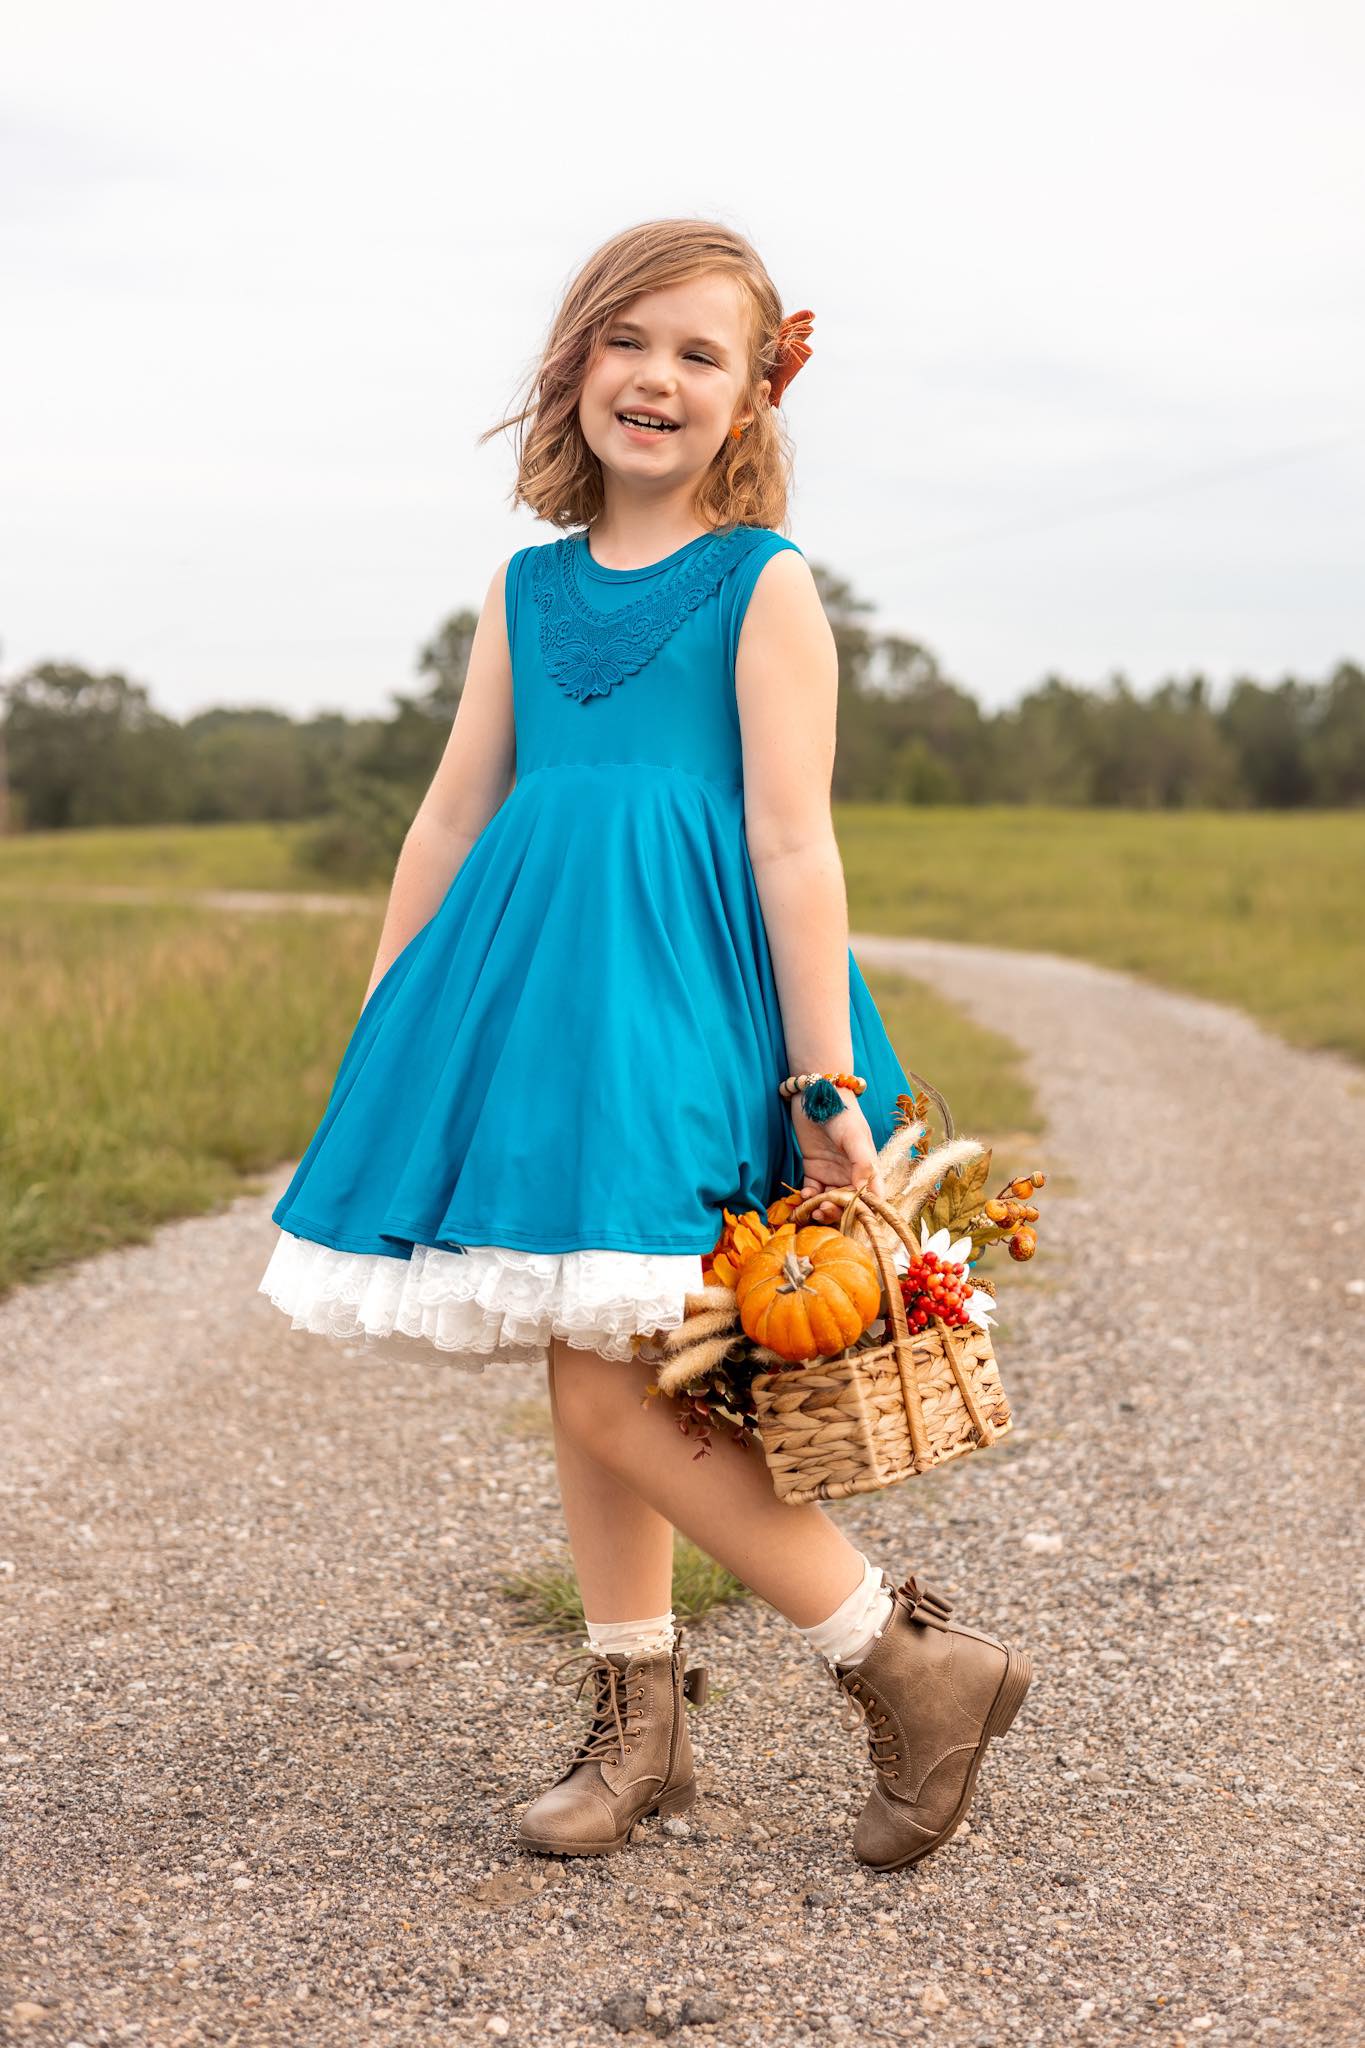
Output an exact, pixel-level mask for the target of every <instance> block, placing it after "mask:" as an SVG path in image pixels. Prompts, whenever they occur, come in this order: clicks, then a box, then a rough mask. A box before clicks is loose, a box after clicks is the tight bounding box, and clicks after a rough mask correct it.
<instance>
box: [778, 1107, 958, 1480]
mask: <svg viewBox="0 0 1365 2048" xmlns="http://www.w3.org/2000/svg"><path fill="white" fill-rule="evenodd" d="M908 1071H909V1070H908V1069H907V1072H908ZM945 1106H946V1105H945ZM845 1196H847V1197H848V1200H847V1201H846V1202H845V1203H844V1208H843V1212H842V1214H841V1215H840V1218H839V1228H840V1230H842V1231H843V1232H844V1235H845V1236H848V1235H850V1232H849V1229H848V1225H849V1223H850V1222H856V1223H860V1224H861V1225H862V1227H863V1229H864V1231H865V1232H866V1234H867V1240H868V1243H869V1244H870V1245H871V1247H872V1256H873V1258H874V1260H875V1261H876V1264H877V1271H878V1273H879V1274H880V1276H881V1282H882V1287H883V1289H884V1290H885V1293H886V1306H887V1313H888V1314H889V1316H890V1318H891V1330H892V1339H891V1341H892V1346H893V1348H894V1350H895V1354H896V1369H897V1371H898V1372H899V1373H900V1380H901V1394H902V1397H903V1399H904V1401H905V1413H906V1417H907V1419H908V1421H909V1424H910V1443H911V1446H912V1448H913V1450H914V1453H915V1469H916V1470H917V1471H918V1470H920V1469H921V1466H920V1462H919V1461H920V1455H921V1451H923V1454H924V1458H925V1462H926V1463H927V1461H928V1451H929V1436H928V1431H927V1430H926V1429H925V1426H924V1404H923V1402H922V1401H921V1399H920V1391H919V1380H918V1378H917V1376H916V1374H915V1370H914V1365H913V1362H912V1353H911V1348H910V1345H911V1339H910V1326H909V1324H908V1323H907V1321H906V1319H905V1302H904V1300H903V1299H902V1296H901V1290H900V1280H899V1277H898V1275H897V1273H896V1269H895V1267H894V1265H892V1263H891V1261H890V1260H889V1259H888V1258H887V1257H886V1255H885V1251H884V1248H883V1246H882V1244H881V1242H880V1240H879V1239H878V1238H877V1237H876V1236H875V1235H874V1233H873V1232H872V1231H871V1230H869V1229H868V1227H867V1218H866V1216H865V1215H860V1214H859V1211H860V1210H870V1211H871V1212H872V1213H873V1214H874V1215H877V1216H880V1217H881V1218H882V1220H883V1222H886V1223H889V1224H890V1225H891V1227H892V1229H893V1230H894V1231H895V1232H896V1235H897V1236H898V1237H899V1238H900V1240H901V1242H902V1243H903V1244H904V1246H905V1247H906V1249H907V1251H909V1252H910V1253H912V1254H913V1255H914V1256H916V1257H918V1255H919V1246H918V1245H917V1244H916V1242H915V1240H914V1238H913V1237H912V1236H911V1235H910V1231H909V1228H908V1226H907V1225H906V1224H905V1223H904V1222H903V1221H902V1219H901V1218H900V1217H899V1216H898V1215H897V1214H896V1212H895V1210H894V1209H892V1208H889V1207H888V1206H887V1204H886V1203H885V1202H883V1201H882V1199H881V1197H880V1196H879V1195H870V1194H868V1193H866V1192H865V1191H864V1190H863V1189H862V1188H825V1189H824V1190H823V1191H822V1192H820V1193H818V1194H814V1195H809V1196H807V1198H806V1200H805V1201H804V1202H800V1203H798V1205H797V1207H796V1208H795V1209H793V1210H792V1212H791V1214H790V1215H789V1216H788V1218H787V1221H788V1222H789V1223H797V1224H800V1223H804V1222H805V1220H806V1218H807V1216H809V1215H811V1214H813V1213H814V1211H815V1210H816V1209H818V1208H819V1207H820V1206H821V1204H822V1203H824V1202H828V1201H831V1200H834V1201H841V1200H843V1198H844V1197H845ZM933 1321H934V1328H935V1329H936V1330H937V1331H938V1334H939V1338H940V1341H941V1342H942V1345H943V1349H944V1353H945V1354H946V1356H947V1360H948V1364H949V1365H950V1367H951V1368H952V1374H953V1378H954V1379H955V1380H956V1381H957V1390H958V1392H959V1394H961V1396H962V1405H963V1407H964V1408H965V1409H966V1411H967V1413H968V1415H969V1416H970V1417H971V1422H972V1427H973V1428H974V1429H975V1431H976V1436H977V1442H978V1443H981V1444H992V1443H994V1442H995V1439H996V1436H997V1434H998V1431H997V1430H996V1427H995V1424H994V1423H993V1422H992V1421H991V1419H990V1417H989V1416H988V1415H987V1414H985V1412H984V1411H983V1409H982V1407H981V1404H980V1402H979V1401H978V1400H977V1398H976V1394H975V1392H974V1390H973V1388H972V1383H971V1380H970V1379H969V1377H968V1375H967V1372H966V1369H965V1367H964V1366H963V1363H962V1357H961V1354H960V1352H959V1351H958V1348H957V1344H956V1341H955V1340H954V1338H953V1336H952V1334H951V1333H950V1331H949V1329H948V1326H947V1324H946V1323H945V1322H944V1321H943V1319H942V1317H940V1316H935V1317H934V1319H933Z"/></svg>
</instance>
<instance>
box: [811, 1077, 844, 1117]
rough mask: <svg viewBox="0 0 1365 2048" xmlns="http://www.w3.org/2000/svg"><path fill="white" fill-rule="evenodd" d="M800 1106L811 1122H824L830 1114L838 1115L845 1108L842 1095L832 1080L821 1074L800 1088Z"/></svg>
mask: <svg viewBox="0 0 1365 2048" xmlns="http://www.w3.org/2000/svg"><path fill="white" fill-rule="evenodd" d="M801 1107H802V1109H804V1110H805V1112H806V1115H807V1116H808V1117H809V1118H810V1120H811V1122H812V1123H816V1124H826V1123H828V1122H829V1120H830V1118H831V1117H832V1116H838V1114H839V1112H840V1110H841V1109H845V1108H847V1104H846V1103H845V1101H844V1098H843V1096H842V1095H841V1094H840V1093H839V1091H838V1089H837V1088H836V1087H835V1085H834V1083H833V1082H832V1081H827V1080H826V1079H825V1077H824V1075H823V1074H821V1075H820V1076H819V1077H818V1078H817V1079H816V1080H814V1081H812V1082H811V1083H810V1084H809V1086H807V1087H805V1088H803V1089H802V1090H801Z"/></svg>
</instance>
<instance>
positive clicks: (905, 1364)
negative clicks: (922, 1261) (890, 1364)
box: [787, 1188, 930, 1472]
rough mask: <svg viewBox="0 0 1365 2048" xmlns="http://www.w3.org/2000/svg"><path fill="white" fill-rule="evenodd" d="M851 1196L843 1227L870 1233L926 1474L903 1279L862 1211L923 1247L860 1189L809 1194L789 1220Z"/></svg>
mask: <svg viewBox="0 0 1365 2048" xmlns="http://www.w3.org/2000/svg"><path fill="white" fill-rule="evenodd" d="M845 1195H847V1196H848V1197H849V1199H848V1201H847V1202H846V1203H845V1205H844V1209H843V1213H842V1215H841V1216H840V1218H839V1228H840V1230H841V1231H842V1232H843V1234H844V1236H845V1237H849V1236H851V1235H852V1232H851V1231H850V1229H849V1224H850V1223H854V1222H856V1223H861V1225H862V1227H863V1229H864V1230H865V1231H866V1232H867V1240H868V1243H869V1244H870V1245H871V1247H872V1257H873V1259H874V1261H875V1262H876V1267H877V1272H878V1274H879V1275H880V1277H881V1284H882V1291H883V1293H884V1294H885V1295H886V1312H887V1315H888V1316H889V1317H890V1319H891V1348H892V1351H893V1352H894V1354H895V1359H896V1370H897V1372H898V1373H899V1374H900V1383H901V1399H902V1401H903V1402H904V1404H905V1419H906V1421H907V1422H908V1423H909V1425H910V1448H911V1450H912V1452H913V1453H914V1461H915V1470H916V1471H917V1472H922V1471H923V1470H924V1468H925V1466H926V1465H928V1463H929V1462H930V1458H929V1431H928V1429H927V1427H926V1426H925V1421H924V1403H923V1401H922V1400H921V1399H920V1391H919V1377H918V1375H917V1373H916V1372H915V1360H914V1352H913V1350H912V1349H911V1340H910V1325H909V1324H908V1323H907V1321H906V1319H905V1302H904V1301H903V1299H902V1298H901V1290H900V1280H899V1278H898V1276H897V1273H896V1268H895V1266H894V1265H893V1264H892V1262H891V1258H890V1256H889V1254H888V1252H887V1250H886V1247H885V1245H884V1244H883V1243H882V1241H881V1239H880V1238H879V1237H878V1236H877V1235H876V1234H875V1232H873V1231H871V1230H869V1229H868V1227H867V1217H866V1216H865V1215H860V1214H859V1213H858V1212H859V1211H860V1210H867V1211H871V1212H872V1213H874V1214H876V1215H878V1216H880V1217H881V1218H882V1220H883V1221H884V1222H886V1223H889V1224H890V1225H891V1227H892V1229H893V1230H894V1231H895V1232H896V1235H897V1236H898V1237H899V1238H900V1240H901V1242H902V1243H903V1244H904V1246H905V1248H906V1250H907V1251H909V1252H911V1253H917V1252H918V1250H919V1246H918V1245H917V1244H916V1243H915V1240H914V1239H913V1237H911V1235H910V1231H909V1227H908V1226H907V1225H906V1224H904V1223H903V1222H902V1221H901V1219H900V1217H899V1216H898V1215H897V1214H896V1212H895V1210H894V1209H892V1208H889V1207H888V1206H887V1204H886V1203H885V1202H883V1201H882V1199H881V1197H880V1196H878V1195H868V1194H864V1193H863V1192H862V1190H861V1189H859V1188H825V1189H823V1190H822V1191H821V1192H820V1193H818V1194H814V1195H808V1196H807V1198H806V1200H805V1201H804V1202H798V1204H797V1206H796V1207H795V1209H793V1210H792V1211H791V1212H790V1214H789V1215H788V1217H787V1221H788V1223H793V1224H796V1225H798V1226H799V1225H800V1224H802V1223H804V1222H805V1220H806V1218H807V1216H809V1215H812V1214H813V1213H814V1211H815V1210H816V1209H818V1208H819V1207H820V1205H821V1203H823V1202H828V1201H830V1200H832V1199H833V1200H841V1199H842V1198H843V1197H844V1196H845Z"/></svg>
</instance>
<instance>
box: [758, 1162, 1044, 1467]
mask: <svg viewBox="0 0 1365 2048" xmlns="http://www.w3.org/2000/svg"><path fill="white" fill-rule="evenodd" d="M831 1194H833V1195H835V1196H837V1197H838V1198H839V1199H843V1198H844V1197H845V1196H847V1197H848V1200H847V1201H846V1204H845V1207H844V1210H843V1214H842V1215H841V1216H840V1219H839V1225H838V1227H839V1229H840V1230H842V1231H844V1232H845V1233H846V1234H848V1233H850V1232H851V1226H852V1225H853V1224H854V1223H857V1224H858V1225H859V1226H860V1227H861V1228H862V1229H863V1230H864V1232H865V1234H866V1236H867V1238H868V1240H869V1242H870V1244H871V1247H872V1255H873V1257H874V1259H875V1260H876V1262H877V1270H878V1272H879V1274H880V1276H881V1282H882V1291H883V1294H884V1295H885V1297H886V1302H887V1311H888V1320H889V1322H890V1324H891V1331H892V1334H891V1338H890V1340H889V1342H887V1343H885V1344H878V1345H876V1346H874V1347H869V1348H866V1349H863V1350H857V1349H853V1350H846V1351H841V1352H839V1353H838V1354H837V1355H836V1356H835V1357H833V1358H818V1359H814V1360H812V1362H811V1363H810V1364H808V1365H795V1366H793V1368H792V1369H791V1370H790V1371H789V1372H767V1373H759V1374H757V1375H756V1376H755V1378H754V1380H753V1383H752V1389H753V1399H754V1407H755V1410H756V1412H757V1426H758V1430H759V1435H760V1438H761V1441H762V1445H763V1455H764V1457H765V1459H766V1460H767V1464H768V1470H769V1472H770V1473H771V1475H772V1481H773V1486H774V1489H775V1490H776V1492H777V1494H778V1496H779V1498H780V1499H782V1500H788V1501H792V1502H798V1501H806V1500H843V1499H844V1498H846V1496H847V1495H849V1494H853V1493H875V1492H877V1491H878V1490H879V1489H880V1488H881V1487H883V1486H895V1485H896V1484H897V1482H898V1481H899V1480H902V1479H908V1478H910V1476H911V1475H912V1474H913V1473H916V1472H927V1471H928V1470H929V1469H930V1468H931V1467H932V1466H935V1465H942V1464H946V1463H947V1461H948V1460H949V1459H950V1458H960V1457H961V1456H962V1455H963V1453H964V1452H966V1451H974V1450H975V1449H976V1448H977V1446H978V1445H983V1444H992V1443H994V1442H995V1440H996V1438H997V1437H1001V1436H1004V1435H1005V1434H1006V1433H1007V1432H1008V1430H1009V1429H1010V1426H1011V1423H1010V1406H1009V1402H1008V1400H1007V1399H1006V1397H1005V1390H1004V1388H1003V1387H1002V1385H1001V1384H1000V1371H999V1367H998V1366H997V1364H996V1361H995V1353H994V1352H993V1351H992V1349H991V1340H990V1336H989V1333H988V1332H987V1331H986V1330H984V1329H981V1328H979V1327H978V1326H977V1325H976V1324H975V1323H972V1324H968V1325H967V1326H966V1327H965V1328H958V1329H951V1330H950V1329H949V1328H948V1327H947V1325H946V1324H944V1323H943V1322H941V1321H940V1319H939V1318H938V1317H937V1316H935V1317H934V1319H933V1321H932V1323H930V1324H929V1326H928V1327H927V1328H926V1329H924V1330H917V1331H914V1332H913V1333H912V1332H911V1330H910V1328H909V1326H908V1324H907V1322H906V1317H905V1303H904V1301H903V1300H902V1298H901V1290H900V1275H899V1274H898V1273H897V1271H896V1269H895V1265H894V1263H893V1259H892V1255H891V1251H890V1248H889V1246H890V1240H889V1239H888V1238H887V1235H886V1233H885V1232H884V1231H881V1230H878V1229H876V1228H875V1227H874V1226H873V1219H874V1218H880V1219H881V1221H882V1222H883V1223H885V1224H887V1225H889V1226H890V1228H891V1230H893V1231H894V1232H895V1233H896V1235H897V1236H898V1237H899V1238H900V1239H901V1241H902V1242H903V1243H904V1244H905V1246H906V1247H907V1249H908V1250H909V1251H910V1252H911V1253H917V1252H918V1250H919V1246H918V1244H917V1242H916V1240H915V1238H914V1237H913V1235H912V1234H911V1231H910V1228H909V1226H908V1225H907V1224H905V1223H903V1222H902V1220H901V1218H900V1217H899V1216H898V1215H897V1214H896V1212H895V1210H894V1209H891V1208H888V1206H887V1205H886V1203H885V1202H883V1201H881V1200H880V1198H879V1197H878V1196H876V1195H868V1194H864V1193H861V1192H860V1191H858V1190H857V1189H854V1188H845V1189H829V1188H826V1189H824V1190H823V1191H822V1192H821V1193H819V1194H815V1195H812V1196H810V1198H809V1199H808V1200H807V1201H805V1202H802V1203H801V1204H800V1206H799V1207H798V1208H796V1209H793V1210H792V1211H791V1213H790V1215H789V1216H788V1218H787V1221H788V1222H789V1223H794V1224H796V1225H797V1226H798V1227H799V1226H800V1225H801V1224H802V1223H803V1222H804V1221H805V1220H806V1218H807V1217H808V1216H810V1215H812V1214H813V1213H814V1211H815V1210H816V1209H817V1208H819V1206H820V1205H821V1203H822V1202H826V1201H828V1200H829V1199H830V1196H831Z"/></svg>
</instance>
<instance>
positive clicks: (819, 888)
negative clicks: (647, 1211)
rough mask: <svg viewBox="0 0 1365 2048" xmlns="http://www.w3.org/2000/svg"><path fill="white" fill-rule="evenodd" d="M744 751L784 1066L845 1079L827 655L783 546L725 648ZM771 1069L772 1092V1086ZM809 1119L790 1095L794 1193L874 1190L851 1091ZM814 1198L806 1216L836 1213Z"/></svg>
mask: <svg viewBox="0 0 1365 2048" xmlns="http://www.w3.org/2000/svg"><path fill="white" fill-rule="evenodd" d="M735 694H736V698H737V700H738V705H739V718H740V732H741V738H742V742H743V748H744V832H745V838H746V839H747V841H748V845H749V858H750V860H751V862H752V864H753V870H754V880H755V881H756V883H757V885H758V894H759V901H760V904H761V906H762V910H763V922H764V925H765V927H766V929H767V934H768V947H769V951H770V952H771V954H772V962H773V978H774V980H775V981H776V983H777V994H778V1001H779V1004H780V1006H781V1010H782V1032H783V1037H784V1038H785V1040H786V1044H787V1057H788V1059H789V1060H790V1062H791V1070H792V1072H793V1073H796V1074H801V1073H807V1072H811V1073H847V1072H849V1071H850V1070H851V1068H852V1065H853V1045H852V1039H851V1035H850V1031H849V985H848V893H847V887H846V884H845V881H844V865H843V862H842V860H841V859H840V858H839V847H838V843H837V841H836V840H835V837H834V819H833V816H832V814H831V811H830V789H831V785H832V783H833V780H834V745H835V725H836V719H837V707H838V695H839V659H838V650H837V649H836V647H835V643H834V635H833V633H832V632H831V631H830V625H829V620H828V619H827V618H826V617H825V610H824V606H823V605H822V604H821V602H820V593H819V591H818V590H817V588H816V585H815V578H814V577H813V576H812V575H811V572H810V565H809V563H808V562H807V561H806V559H805V557H804V556H803V555H800V554H797V553H795V552H794V551H793V550H792V549H791V548H784V549H783V550H782V552H781V554H779V555H774V556H773V558H772V560H771V561H769V562H765V563H764V565H763V568H762V569H761V571H760V572H759V577H758V581H757V583H756V584H755V585H754V590H753V595H752V597H751V598H750V600H749V605H748V609H747V611H746V612H745V614H744V624H743V626H742V627H741V629H740V636H739V647H738V650H737V652H736V656H735ZM781 1078H782V1077H781V1075H780V1074H777V1075H774V1076H773V1086H774V1087H776V1086H777V1083H778V1082H779V1081H780V1080H781ZM839 1092H840V1094H841V1096H842V1097H843V1101H844V1105H845V1106H844V1108H843V1110H842V1111H841V1112H840V1113H839V1114H838V1115H836V1116H833V1117H831V1118H829V1119H828V1121H826V1122H823V1123H817V1122H815V1121H814V1120H813V1119H812V1118H810V1117H809V1116H807V1114H806V1111H805V1107H804V1105H803V1103H802V1101H801V1098H800V1096H799V1095H798V1096H794V1097H793V1098H792V1102H791V1105H790V1108H791V1120H792V1128H793V1131H794V1134H795V1137H796V1142H797V1145H798V1147H799V1149H800V1152H801V1164H802V1168H803V1174H802V1185H801V1188H800V1193H801V1195H802V1196H803V1197H804V1196H810V1195H814V1194H817V1193H819V1192H820V1190H821V1189H824V1188H837V1187H845V1186H847V1187H856V1188H865V1189H867V1190H869V1191H870V1192H871V1193H872V1194H874V1195H881V1194H882V1193H883V1192H884V1186H883V1181H882V1176H881V1171H880V1168H879V1167H878V1164H877V1148H876V1144H875V1141H874V1139H873V1136H872V1130H871V1127H870V1125H869V1124H868V1121H867V1117H866V1115H865V1114H864V1112H863V1109H862V1107H861V1105H860V1104H859V1101H858V1098H857V1096H856V1095H854V1093H853V1091H852V1090H851V1089H848V1088H841V1089H840V1091H839ZM838 1217H839V1206H838V1204H837V1203H834V1202H824V1203H821V1204H820V1205H819V1206H818V1207H816V1208H815V1209H813V1210H812V1212H811V1214H810V1216H809V1217H808V1219H807V1220H808V1221H809V1222H811V1223H824V1224H833V1223H835V1222H837V1221H838Z"/></svg>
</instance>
